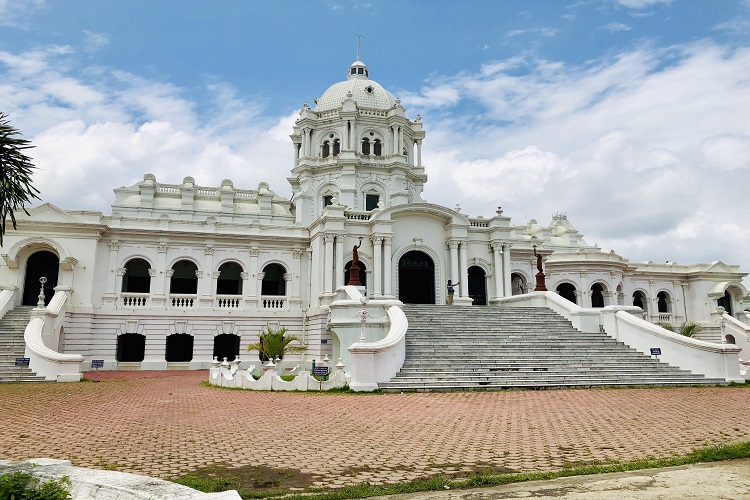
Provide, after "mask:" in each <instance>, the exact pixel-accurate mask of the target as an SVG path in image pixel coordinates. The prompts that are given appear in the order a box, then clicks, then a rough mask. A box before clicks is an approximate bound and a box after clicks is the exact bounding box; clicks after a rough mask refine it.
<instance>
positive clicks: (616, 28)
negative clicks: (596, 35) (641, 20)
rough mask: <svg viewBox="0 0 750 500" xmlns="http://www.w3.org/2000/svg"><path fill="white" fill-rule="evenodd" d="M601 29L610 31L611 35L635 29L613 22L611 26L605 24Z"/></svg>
mask: <svg viewBox="0 0 750 500" xmlns="http://www.w3.org/2000/svg"><path fill="white" fill-rule="evenodd" d="M599 29H601V30H604V31H609V32H610V33H616V32H618V31H630V30H632V29H633V28H632V27H631V26H630V25H627V24H625V23H618V22H612V23H609V24H605V25H604V26H600V27H599Z"/></svg>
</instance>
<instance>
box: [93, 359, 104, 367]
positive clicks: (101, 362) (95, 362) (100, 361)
mask: <svg viewBox="0 0 750 500" xmlns="http://www.w3.org/2000/svg"><path fill="white" fill-rule="evenodd" d="M91 368H104V360H103V359H92V360H91Z"/></svg>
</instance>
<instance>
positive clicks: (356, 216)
mask: <svg viewBox="0 0 750 500" xmlns="http://www.w3.org/2000/svg"><path fill="white" fill-rule="evenodd" d="M370 215H371V213H370V212H363V211H359V210H358V211H356V212H353V211H349V210H348V211H346V212H344V216H345V217H346V218H347V219H350V220H370Z"/></svg>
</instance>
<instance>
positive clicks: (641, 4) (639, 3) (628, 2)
mask: <svg viewBox="0 0 750 500" xmlns="http://www.w3.org/2000/svg"><path fill="white" fill-rule="evenodd" d="M614 1H615V2H616V3H617V4H619V5H621V6H623V7H627V8H628V9H646V8H648V7H653V6H654V5H658V4H665V5H669V4H671V3H672V1H673V0H614Z"/></svg>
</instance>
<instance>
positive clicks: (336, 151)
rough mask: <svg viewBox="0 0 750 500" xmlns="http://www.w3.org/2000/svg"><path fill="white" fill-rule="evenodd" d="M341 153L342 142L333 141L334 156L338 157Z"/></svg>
mask: <svg viewBox="0 0 750 500" xmlns="http://www.w3.org/2000/svg"><path fill="white" fill-rule="evenodd" d="M340 152H341V142H340V141H339V140H338V139H334V141H333V156H338V155H339V153H340Z"/></svg>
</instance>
